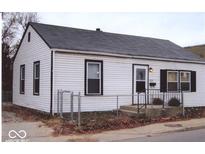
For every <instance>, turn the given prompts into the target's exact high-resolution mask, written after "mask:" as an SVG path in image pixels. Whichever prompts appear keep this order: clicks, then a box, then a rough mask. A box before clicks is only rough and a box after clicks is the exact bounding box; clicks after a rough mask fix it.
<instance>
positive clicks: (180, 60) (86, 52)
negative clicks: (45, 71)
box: [51, 48, 205, 64]
mask: <svg viewBox="0 0 205 154" xmlns="http://www.w3.org/2000/svg"><path fill="white" fill-rule="evenodd" d="M51 50H53V51H56V52H65V53H74V54H86V55H101V56H112V57H121V58H134V59H147V60H156V61H169V62H181V63H195V64H205V61H194V60H185V59H184V60H183V59H168V58H159V57H148V56H134V55H125V54H114V53H106V52H101V53H99V52H95V51H82V50H68V49H59V48H51Z"/></svg>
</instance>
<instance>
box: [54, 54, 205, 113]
mask: <svg viewBox="0 0 205 154" xmlns="http://www.w3.org/2000/svg"><path fill="white" fill-rule="evenodd" d="M85 59H92V60H101V61H103V96H107V95H117V94H118V95H131V94H132V65H133V64H145V65H146V64H148V65H149V66H150V67H152V68H153V72H150V73H149V81H152V82H155V83H156V86H155V87H154V88H155V89H159V88H160V70H161V69H170V70H182V69H184V70H193V71H196V72H197V75H196V77H197V86H196V87H197V90H196V92H193V93H185V94H184V102H185V106H205V101H201V100H205V95H204V93H205V82H200V81H203V80H204V79H205V72H204V69H205V65H201V64H192V63H177V62H165V61H155V60H141V59H129V58H116V57H108V56H94V55H93V56H92V55H83V54H69V53H58V52H56V54H55V62H54V63H55V68H54V72H55V74H54V78H55V81H54V82H55V86H54V87H55V88H54V91H53V95H54V109H55V112H56V99H57V98H56V94H57V89H64V90H70V91H73V92H74V94H78V92H80V93H81V95H84V88H85V87H84V86H85V85H84V73H85V72H84V71H85V66H84V61H85ZM149 88H150V89H152V88H153V87H149ZM103 96H84V97H82V98H81V101H82V111H106V110H112V109H116V97H103ZM66 103H67V109H66V110H67V111H69V100H68V99H66ZM131 103H132V98H131V97H121V98H119V105H130V104H131ZM74 104H75V105H76V104H77V99H74ZM65 106H66V105H65ZM65 108H66V107H65ZM76 108H77V106H76Z"/></svg>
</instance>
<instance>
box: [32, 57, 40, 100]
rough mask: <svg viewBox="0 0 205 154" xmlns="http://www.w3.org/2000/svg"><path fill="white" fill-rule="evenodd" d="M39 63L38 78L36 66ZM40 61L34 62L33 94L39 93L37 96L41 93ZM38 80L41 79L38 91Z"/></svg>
mask: <svg viewBox="0 0 205 154" xmlns="http://www.w3.org/2000/svg"><path fill="white" fill-rule="evenodd" d="M37 65H39V73H38V74H39V76H38V78H36V66H37ZM40 72H41V71H40V61H35V62H34V63H33V95H37V96H39V95H40ZM36 80H39V83H38V84H39V86H38V88H39V89H38V92H36V89H35V88H36V87H35V85H36V84H35V82H36Z"/></svg>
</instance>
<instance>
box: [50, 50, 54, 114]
mask: <svg viewBox="0 0 205 154" xmlns="http://www.w3.org/2000/svg"><path fill="white" fill-rule="evenodd" d="M53 53H54V51H53V50H51V71H50V72H51V74H50V115H53Z"/></svg>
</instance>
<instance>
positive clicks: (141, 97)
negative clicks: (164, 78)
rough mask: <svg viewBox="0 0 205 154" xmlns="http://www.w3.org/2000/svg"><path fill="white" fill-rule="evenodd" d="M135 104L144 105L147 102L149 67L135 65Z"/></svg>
mask: <svg viewBox="0 0 205 154" xmlns="http://www.w3.org/2000/svg"><path fill="white" fill-rule="evenodd" d="M133 69H134V74H133V79H134V80H133V81H134V83H133V84H134V89H133V94H134V102H133V103H134V104H137V103H138V102H139V104H144V103H145V102H146V101H147V100H146V99H147V98H146V92H147V91H146V90H147V89H148V66H144V65H134V68H133Z"/></svg>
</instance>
